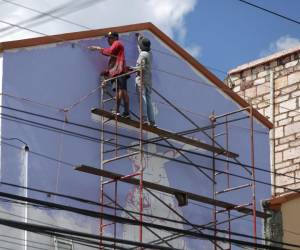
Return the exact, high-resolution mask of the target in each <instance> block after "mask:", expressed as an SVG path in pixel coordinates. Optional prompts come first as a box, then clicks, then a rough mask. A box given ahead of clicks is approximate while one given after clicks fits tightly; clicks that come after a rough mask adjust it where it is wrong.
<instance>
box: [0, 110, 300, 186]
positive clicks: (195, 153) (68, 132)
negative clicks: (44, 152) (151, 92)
mask: <svg viewBox="0 0 300 250" xmlns="http://www.w3.org/2000/svg"><path fill="white" fill-rule="evenodd" d="M2 107H3V108H8V109H12V110H15V111H19V112H24V113H28V114H32V115H37V116H40V117H42V118H45V119H52V120H54V121H61V122H62V120H60V119H57V118H51V117H48V116H44V115H38V114H34V113H31V112H27V111H21V110H18V109H14V108H10V107H6V106H2ZM2 115H3V116H4V117H9V118H14V119H17V120H21V121H24V122H30V123H33V124H37V125H39V127H40V126H45V127H47V128H48V129H49V128H50V129H52V130H54V131H57V132H61V133H65V134H67V135H75V136H79V138H82V139H87V140H91V141H93V142H96V143H99V142H101V140H100V139H98V138H94V137H90V136H86V135H84V134H78V133H76V132H72V131H68V130H66V129H64V130H62V129H60V128H57V127H53V126H49V125H45V124H42V123H37V122H33V121H31V120H26V119H21V118H19V117H16V116H10V115H6V114H2ZM69 124H71V125H78V126H81V125H80V124H76V123H72V122H70V123H69ZM82 126H83V125H82ZM83 127H86V126H83ZM89 128H92V127H89ZM92 129H94V130H96V131H100V132H101V129H98V128H97V129H96V128H92ZM103 132H105V133H109V134H114V132H111V131H107V130H104V131H103ZM119 136H121V137H123V138H127V139H133V140H137V138H135V137H132V136H128V135H125V134H122V133H119ZM144 143H150V144H154V145H157V146H162V147H165V148H169V149H176V150H180V151H182V152H185V153H190V154H193V155H198V156H202V157H206V158H211V156H208V155H206V154H202V153H199V152H194V151H191V150H185V149H181V148H177V147H171V146H168V145H165V144H161V143H158V142H151V141H150V142H149V141H147V140H145V141H144ZM107 144H108V145H114V144H113V143H112V144H111V143H109V142H107ZM120 146H121V147H122V148H128V146H124V145H120ZM129 148H131V149H132V148H133V147H131V146H130V147H129ZM144 152H146V153H147V151H144ZM148 153H150V152H148ZM152 154H153V153H152ZM153 156H157V155H156V154H153ZM160 156H161V155H160ZM160 156H158V157H160ZM169 159H173V158H169ZM215 159H216V160H217V161H223V162H228V163H231V164H235V165H238V166H244V167H246V168H251V167H252V166H250V165H247V164H243V163H237V162H234V161H230V160H227V159H226V160H225V159H222V158H218V157H216V158H215ZM55 160H56V159H55ZM56 161H58V160H56ZM173 161H177V160H176V159H173ZM59 162H61V161H59ZM184 162H185V161H184ZM61 163H64V162H61ZM67 165H71V166H73V165H72V164H71V163H67ZM203 168H205V167H203ZM207 169H209V168H207ZM255 169H256V170H258V171H262V172H265V173H270V174H275V172H273V171H270V170H267V169H264V168H259V167H255ZM209 170H211V169H209ZM276 174H277V175H279V176H286V177H289V178H293V179H299V180H300V178H297V177H292V176H289V175H287V174H281V173H276ZM240 177H241V176H240ZM270 185H271V184H270Z"/></svg>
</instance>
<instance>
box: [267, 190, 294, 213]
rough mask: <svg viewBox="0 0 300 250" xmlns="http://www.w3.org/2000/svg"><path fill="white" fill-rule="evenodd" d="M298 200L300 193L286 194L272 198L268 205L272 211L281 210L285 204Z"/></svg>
mask: <svg viewBox="0 0 300 250" xmlns="http://www.w3.org/2000/svg"><path fill="white" fill-rule="evenodd" d="M298 198H300V193H299V192H291V193H286V194H283V195H279V196H276V197H274V198H271V199H270V200H268V201H267V203H268V205H269V207H270V208H271V209H273V210H279V209H280V208H281V205H282V204H284V203H286V202H288V201H292V200H295V199H298Z"/></svg>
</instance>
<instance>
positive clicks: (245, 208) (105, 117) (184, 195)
mask: <svg viewBox="0 0 300 250" xmlns="http://www.w3.org/2000/svg"><path fill="white" fill-rule="evenodd" d="M136 72H139V73H140V75H141V79H142V81H141V82H142V83H141V86H140V88H141V89H140V91H139V115H138V116H136V115H135V117H138V120H132V119H129V118H124V117H122V116H119V115H117V114H113V113H111V112H110V111H107V105H108V104H110V107H111V104H114V103H116V99H117V94H118V89H117V87H118V86H117V84H115V86H116V92H115V94H113V93H111V92H110V91H109V90H108V86H109V83H111V82H112V81H115V82H116V81H117V78H118V77H122V76H124V75H129V74H133V73H136ZM118 77H114V78H110V79H104V80H102V82H101V84H102V88H101V103H100V108H95V109H93V110H92V111H91V112H92V114H93V115H96V116H98V117H100V124H101V135H100V137H101V145H100V160H101V164H100V169H98V168H93V167H90V166H86V165H80V166H78V167H76V170H78V171H82V172H85V173H89V174H94V175H98V176H100V204H102V206H100V213H101V214H102V213H103V212H104V208H105V207H107V205H110V206H111V207H112V208H113V209H114V212H113V215H114V216H115V217H116V216H117V209H118V208H120V207H121V205H120V204H119V202H118V182H123V183H129V184H131V185H135V186H137V187H138V190H139V204H138V216H134V215H133V214H130V216H131V217H132V218H133V219H134V220H136V221H138V222H139V224H138V227H139V229H138V232H139V233H138V234H139V242H140V243H145V242H144V239H143V230H144V229H147V230H149V231H150V232H151V233H152V234H153V235H155V237H156V238H157V240H156V241H153V242H147V243H149V244H164V245H166V246H168V247H171V248H172V245H171V243H170V241H172V240H173V239H176V238H178V237H182V236H185V235H184V234H180V233H177V234H176V233H173V232H170V235H169V236H168V237H162V236H160V235H159V233H157V231H153V230H151V229H149V228H147V227H146V226H145V225H144V221H143V220H144V216H146V215H145V214H144V213H143V212H144V209H143V195H144V193H145V191H146V192H147V193H149V194H150V195H152V196H153V197H155V199H157V200H158V201H159V202H160V203H161V204H162V206H164V207H167V208H168V209H169V210H170V212H171V213H175V214H176V216H177V217H178V218H180V219H181V220H182V221H184V222H185V223H187V224H188V225H192V223H191V222H190V221H188V220H187V219H186V218H185V217H184V216H182V215H181V214H179V213H178V212H177V211H176V210H174V208H172V207H171V206H170V205H169V204H167V203H166V202H164V201H163V200H162V199H160V198H159V197H158V196H157V195H155V194H154V193H153V192H152V191H151V190H154V191H159V192H163V193H166V194H170V195H173V196H174V197H175V198H176V199H177V201H178V204H179V206H185V205H187V204H188V201H189V200H193V201H196V202H201V203H206V204H209V205H212V206H213V213H212V216H213V221H212V222H211V223H209V224H208V225H209V227H210V228H211V229H213V236H214V237H213V239H209V240H210V241H211V242H212V244H213V248H214V249H215V250H217V249H224V250H225V249H226V250H227V249H228V250H231V248H232V244H231V239H232V224H231V223H232V221H233V220H235V219H236V218H235V217H232V214H231V213H232V211H236V212H240V213H243V214H244V216H252V217H253V239H254V240H253V241H254V243H255V244H256V243H257V242H256V237H257V232H256V220H257V217H258V218H265V217H266V216H267V215H266V214H264V213H263V212H260V211H257V210H256V195H255V163H254V134H253V108H252V107H251V106H250V107H247V108H243V109H239V110H236V111H233V112H230V113H226V114H223V115H216V114H215V113H214V112H213V113H212V115H211V116H210V117H208V118H209V120H210V125H209V126H206V127H205V129H204V128H201V127H199V126H198V125H197V124H196V123H195V122H194V121H193V120H192V119H190V118H189V117H188V116H187V115H186V114H185V113H183V112H182V111H181V110H180V109H179V108H177V107H176V105H174V104H173V103H172V102H170V101H169V100H168V99H167V98H166V97H164V96H162V95H161V94H160V93H159V92H158V91H156V90H153V91H154V92H155V93H156V94H157V95H158V96H160V97H161V98H162V99H163V100H164V101H165V102H166V103H168V104H169V105H170V106H171V107H172V108H173V109H174V110H176V112H178V114H180V115H181V116H182V117H184V118H185V119H186V120H187V121H188V122H189V123H191V124H192V125H193V126H194V127H195V128H193V129H191V130H189V131H184V132H182V133H174V132H170V131H167V130H163V129H160V128H157V127H153V126H150V125H147V124H144V121H143V107H142V105H143V104H142V103H143V102H142V91H143V68H142V67H141V68H135V69H134V70H133V71H131V72H128V73H126V74H123V75H120V76H118ZM114 95H115V96H114ZM115 110H116V109H115ZM244 112H248V113H249V115H247V116H244V117H243V118H239V119H230V118H231V117H232V116H233V115H236V114H239V113H244ZM241 119H249V121H250V122H249V131H250V136H249V140H250V159H251V170H249V169H248V168H247V167H245V166H244V165H243V164H242V163H241V162H239V160H238V156H239V155H238V154H237V153H234V152H231V151H230V149H229V145H230V143H231V142H230V135H229V124H230V123H233V122H235V121H239V120H241ZM120 124H122V125H126V126H127V127H130V128H132V129H135V130H138V131H139V136H138V138H136V139H137V141H138V143H136V144H134V145H131V146H124V145H122V143H119V141H120V138H119V137H120V136H121V134H119V128H120ZM107 126H109V127H110V128H112V127H113V129H114V132H112V133H107V132H106V131H108V129H107ZM217 127H218V128H220V127H224V129H223V132H222V133H220V134H216V128H217ZM208 129H210V130H211V134H209V133H207V132H206V130H208ZM147 132H148V133H151V134H156V135H157V137H155V138H152V139H147V140H146V139H144V133H147ZM195 133H202V134H204V135H205V136H206V137H207V138H209V139H210V141H211V143H210V144H206V143H204V142H202V141H200V140H197V139H194V138H191V137H188V135H189V134H195ZM221 137H223V138H224V139H223V140H224V146H222V145H221V144H222V143H220V142H218V140H219V138H221ZM169 140H172V141H176V142H180V143H182V144H188V145H191V146H193V147H195V148H201V149H202V150H206V151H207V152H210V153H211V156H210V159H211V162H212V165H211V166H206V169H208V168H209V169H210V170H211V172H212V174H211V176H210V175H208V174H207V173H206V172H204V171H203V169H202V168H201V167H197V165H196V164H195V163H194V162H193V161H192V160H191V159H190V157H189V156H188V155H187V152H186V151H185V150H181V149H180V148H177V147H175V146H174V145H173V144H172V143H171V142H170V141H169ZM160 141H163V142H165V143H166V144H167V146H168V147H170V148H172V149H173V150H174V151H175V152H177V153H178V154H180V156H182V157H183V158H184V159H185V160H186V161H187V163H190V165H191V167H195V168H196V169H197V170H198V171H199V172H200V173H201V174H203V175H204V176H205V178H208V179H209V180H210V182H211V183H212V197H206V196H201V195H199V194H195V193H190V192H186V191H184V190H180V189H175V188H171V187H168V186H163V185H160V184H157V183H152V182H148V181H145V180H144V167H143V156H144V155H148V154H150V155H151V154H152V155H153V156H155V157H163V156H161V155H159V154H153V153H151V152H148V151H146V150H145V149H144V147H145V145H146V144H155V143H158V142H160ZM108 146H109V147H108ZM137 146H138V149H137V148H136V147H137ZM107 147H108V149H107ZM112 148H113V149H112ZM121 149H130V153H127V154H120V153H119V152H120V151H121ZM112 153H113V156H111V154H112ZM107 155H110V157H107ZM134 155H139V160H140V168H139V169H138V170H136V171H134V172H132V173H131V174H128V175H121V174H119V173H115V172H113V171H110V170H109V168H108V165H109V164H110V163H112V162H115V161H118V160H121V159H125V158H128V157H132V156H134ZM206 156H207V157H209V155H206ZM219 157H223V158H222V163H224V169H225V170H224V171H221V170H220V169H217V162H219V160H220V158H219ZM230 162H234V163H237V165H239V166H240V167H241V168H242V169H243V170H245V173H246V174H247V175H248V176H249V178H250V180H251V181H250V183H245V184H243V185H239V186H232V183H231V179H230V176H231V173H230V169H231V168H230ZM231 164H232V163H231ZM219 176H225V178H226V188H225V189H222V190H219V189H218V183H219V182H218V179H219ZM136 177H137V178H136ZM108 185H113V186H112V187H111V188H112V189H113V190H114V191H113V196H114V197H113V198H111V197H108V196H107V195H106V192H105V188H106V187H107V186H108ZM246 188H250V189H251V190H252V196H251V197H250V198H249V201H250V202H249V203H247V204H232V203H229V202H225V201H222V200H220V199H218V198H219V196H221V195H222V194H225V193H230V192H237V191H239V190H242V189H246ZM218 208H220V209H219V210H218ZM220 214H225V215H226V220H224V221H218V216H219V215H220ZM241 217H243V216H241ZM117 223H118V222H117V221H111V222H110V223H106V222H105V220H104V219H103V218H102V217H100V239H101V240H100V246H99V249H104V245H105V244H104V242H103V241H102V239H103V236H104V231H105V230H106V229H107V228H108V227H111V231H112V235H113V237H114V238H115V239H117V238H118V237H117ZM221 224H222V225H224V224H226V225H227V229H226V232H227V233H226V234H227V236H226V238H227V239H228V247H227V248H224V247H223V246H222V245H221V244H220V242H219V241H218V240H217V239H218V237H219V235H218V232H220V230H219V229H218V225H221ZM190 231H193V232H198V233H200V234H201V233H202V231H203V229H201V228H198V227H195V226H192V228H191V229H190ZM221 231H222V230H221ZM223 231H224V230H223ZM120 246H121V245H117V241H115V242H114V244H113V248H114V249H119V247H120ZM140 249H143V248H140Z"/></svg>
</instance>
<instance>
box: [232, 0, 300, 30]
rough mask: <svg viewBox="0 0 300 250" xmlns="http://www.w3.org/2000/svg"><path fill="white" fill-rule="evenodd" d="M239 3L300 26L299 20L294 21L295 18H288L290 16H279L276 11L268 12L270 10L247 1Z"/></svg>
mask: <svg viewBox="0 0 300 250" xmlns="http://www.w3.org/2000/svg"><path fill="white" fill-rule="evenodd" d="M237 1H239V2H241V3H244V4H247V5H249V6H252V7H254V8H256V9H260V10H262V11H265V12H267V13H270V14H272V15H275V16H278V17H280V18H283V19H285V20H288V21H290V22H292V23H296V24H300V22H299V21H297V20H295V19H293V18H290V17H288V16H285V15H282V14H279V13H277V12H275V11H272V10H268V9H266V8H263V7H261V6H259V5H256V4H253V3H250V2H248V1H245V0H237Z"/></svg>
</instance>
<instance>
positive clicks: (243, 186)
mask: <svg viewBox="0 0 300 250" xmlns="http://www.w3.org/2000/svg"><path fill="white" fill-rule="evenodd" d="M251 186H252V184H251V183H250V184H245V185H241V186H237V187H232V188H227V189H224V190H222V191H218V192H215V194H223V193H226V192H230V191H234V190H238V189H242V188H246V187H251Z"/></svg>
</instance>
